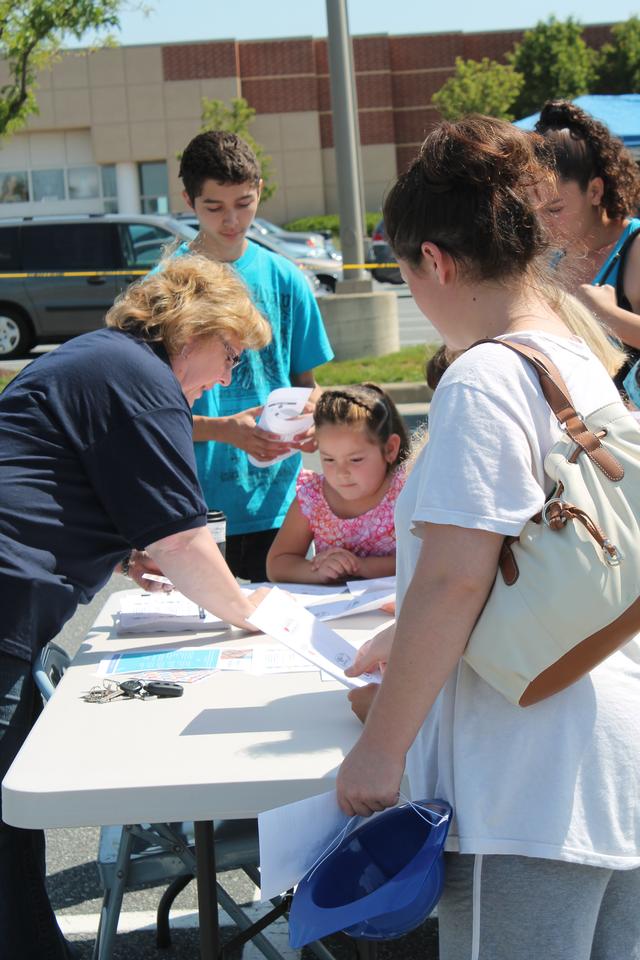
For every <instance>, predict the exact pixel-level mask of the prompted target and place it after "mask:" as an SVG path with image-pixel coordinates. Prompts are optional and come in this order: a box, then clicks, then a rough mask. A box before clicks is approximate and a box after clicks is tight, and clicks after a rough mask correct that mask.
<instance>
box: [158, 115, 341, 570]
mask: <svg viewBox="0 0 640 960" xmlns="http://www.w3.org/2000/svg"><path fill="white" fill-rule="evenodd" d="M180 177H181V179H182V182H183V185H184V193H183V197H184V199H185V201H186V203H187V205H188V206H189V207H190V208H191V209H192V210H193V211H194V213H195V214H196V216H197V218H198V223H199V225H200V232H199V233H198V236H197V237H196V238H195V240H193V241H192V242H191V243H190V244H189V245H187V244H183V245H182V246H181V247H180V248H179V249H178V251H177V253H188V252H189V251H191V252H193V253H201V254H204V255H205V256H208V257H211V258H212V259H215V260H221V261H224V262H226V263H230V264H232V265H233V267H234V269H235V270H236V271H237V272H238V274H239V275H240V276H241V277H242V279H243V280H244V282H245V283H246V285H247V287H248V290H249V293H250V295H251V298H252V300H253V301H254V303H255V304H256V306H257V307H258V309H259V310H260V312H261V313H262V314H263V315H264V316H265V317H266V318H267V320H268V321H269V323H270V324H271V328H272V331H273V339H272V341H271V343H270V344H269V346H268V347H265V349H264V350H261V351H259V352H258V351H255V350H247V351H245V353H243V355H242V358H241V360H240V362H239V364H238V366H237V369H236V370H234V374H233V380H232V382H231V385H230V386H228V387H226V388H225V389H224V390H221V389H220V388H219V387H214V388H213V390H209V391H206V392H205V393H204V394H203V395H202V397H201V398H200V400H197V401H196V402H195V404H194V405H193V425H194V426H193V437H194V441H196V443H195V450H196V462H197V467H198V476H199V479H200V483H201V485H202V489H203V491H204V495H205V499H206V501H207V504H208V505H209V507H210V508H212V509H217V510H222V511H223V512H224V513H225V514H226V517H227V542H226V543H227V546H226V556H227V563H228V564H229V566H230V567H231V570H232V571H233V573H234V574H235V575H236V576H239V577H242V578H243V579H246V580H253V581H262V580H266V578H267V574H266V569H265V561H266V556H267V553H268V551H269V547H270V546H271V543H272V542H273V539H274V537H275V535H276V533H277V531H278V528H279V527H280V526H281V524H282V522H283V520H284V518H285V515H286V513H287V510H288V508H289V504H290V503H291V501H292V500H293V497H294V495H295V486H296V478H297V475H298V472H299V470H300V466H301V459H302V458H301V456H300V453H295V454H294V455H293V456H290V457H288V458H287V459H285V460H281V461H280V462H278V463H276V464H273V465H272V466H268V467H261V468H260V467H254V466H252V465H251V464H250V463H249V460H248V456H247V455H248V454H252V455H253V456H254V457H255V458H257V459H262V460H271V459H272V458H273V457H275V456H278V455H280V454H281V453H284V452H285V451H288V450H289V449H290V447H289V445H284V446H283V445H282V444H280V443H278V442H276V441H274V439H273V438H272V436H271V435H269V434H267V433H265V432H264V431H262V430H260V428H259V427H257V425H256V419H257V417H259V414H260V409H261V407H262V405H263V404H264V402H265V400H266V399H267V397H268V395H269V393H270V392H271V391H272V390H274V389H276V388H277V387H288V386H296V387H311V388H312V389H315V388H316V381H315V377H314V374H313V368H314V367H316V366H319V365H320V364H323V363H326V362H327V361H328V360H331V359H332V358H333V351H332V349H331V346H330V344H329V341H328V339H327V335H326V333H325V329H324V325H323V323H322V318H321V316H320V311H319V310H318V307H317V305H316V302H315V299H314V296H313V293H312V292H311V289H310V287H309V285H308V283H307V282H306V280H305V279H304V277H303V275H302V273H301V272H300V270H299V269H298V268H297V267H296V266H295V265H294V264H293V263H291V261H289V260H287V259H285V258H284V257H281V256H278V255H277V254H273V253H271V252H270V251H268V250H265V249H264V248H263V247H260V246H258V245H257V244H254V243H251V242H250V241H249V240H247V237H246V233H247V230H248V229H249V227H250V225H251V223H252V221H253V218H254V217H255V215H256V210H257V208H258V203H259V201H260V191H261V189H262V180H261V178H260V168H259V166H258V162H257V160H256V157H255V154H254V153H253V151H252V150H251V148H250V147H249V146H248V144H247V143H245V142H244V140H241V139H240V138H239V137H237V136H236V135H235V134H233V133H226V132H224V131H209V132H207V133H201V134H199V135H198V136H197V137H194V139H193V140H192V141H191V142H190V143H189V145H188V147H187V148H186V150H185V151H184V153H183V155H182V160H181V163H180ZM312 396H313V395H312Z"/></svg>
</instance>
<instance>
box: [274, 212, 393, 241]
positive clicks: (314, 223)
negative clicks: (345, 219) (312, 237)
mask: <svg viewBox="0 0 640 960" xmlns="http://www.w3.org/2000/svg"><path fill="white" fill-rule="evenodd" d="M381 216H382V215H381V214H380V212H373V213H366V214H365V219H366V224H367V234H368V235H369V236H371V234H372V233H373V230H374V228H375V226H376V224H377V223H378V222H379V221H380V219H381ZM282 226H283V228H284V229H285V230H292V231H293V232H294V233H295V232H297V231H301V232H302V233H319V232H320V231H322V230H330V231H331V233H332V234H333V236H334V237H339V236H340V217H339V216H338V214H337V213H327V214H324V215H323V216H318V217H300V218H299V219H298V220H291V221H290V222H289V223H283V224H282Z"/></svg>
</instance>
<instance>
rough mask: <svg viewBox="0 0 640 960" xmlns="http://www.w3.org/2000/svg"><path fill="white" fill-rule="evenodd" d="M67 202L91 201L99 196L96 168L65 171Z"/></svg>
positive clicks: (77, 168)
mask: <svg viewBox="0 0 640 960" xmlns="http://www.w3.org/2000/svg"><path fill="white" fill-rule="evenodd" d="M67 183H68V185H69V200H92V199H95V198H96V197H99V196H100V180H99V177H98V168H97V167H70V168H69V169H68V170H67Z"/></svg>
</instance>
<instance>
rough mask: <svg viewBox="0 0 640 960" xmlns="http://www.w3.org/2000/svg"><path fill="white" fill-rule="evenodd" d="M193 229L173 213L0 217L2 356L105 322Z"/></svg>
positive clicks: (10, 355) (0, 325) (13, 355)
mask: <svg viewBox="0 0 640 960" xmlns="http://www.w3.org/2000/svg"><path fill="white" fill-rule="evenodd" d="M194 236H195V231H194V230H192V228H191V227H189V226H187V225H186V224H184V223H180V222H179V221H177V220H173V219H171V218H170V217H161V216H147V215H143V214H141V215H139V216H137V215H132V216H125V215H116V214H104V215H97V216H93V215H84V216H82V215H80V216H75V217H73V216H70V217H34V218H29V217H25V218H24V219H20V220H17V219H16V220H0V360H9V359H11V358H12V357H19V356H23V355H24V354H25V353H28V351H29V350H30V349H31V347H32V346H33V345H34V344H35V343H57V342H60V341H62V340H67V339H68V338H69V337H74V336H76V335H77V334H79V333H86V331H87V330H95V329H96V328H97V327H100V326H102V324H103V322H104V315H105V313H106V311H107V310H108V309H109V307H110V306H111V304H112V303H113V301H114V299H115V297H116V296H117V295H118V293H120V291H121V290H123V289H124V288H125V287H126V286H127V285H128V284H129V283H131V281H132V280H135V279H136V278H137V277H138V276H141V275H144V274H145V273H146V272H147V271H148V270H149V269H150V267H152V266H154V265H155V264H156V263H157V262H158V260H159V259H160V257H161V254H162V249H163V247H165V246H166V245H167V244H170V243H173V242H174V241H175V240H176V239H177V240H179V241H180V240H190V239H192V237H194Z"/></svg>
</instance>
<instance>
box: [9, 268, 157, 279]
mask: <svg viewBox="0 0 640 960" xmlns="http://www.w3.org/2000/svg"><path fill="white" fill-rule="evenodd" d="M148 273H149V271H148V270H60V271H52V272H50V273H44V272H38V273H0V280H30V279H31V278H33V277H44V278H46V279H49V278H51V277H144V276H146V275H147V274H148Z"/></svg>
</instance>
